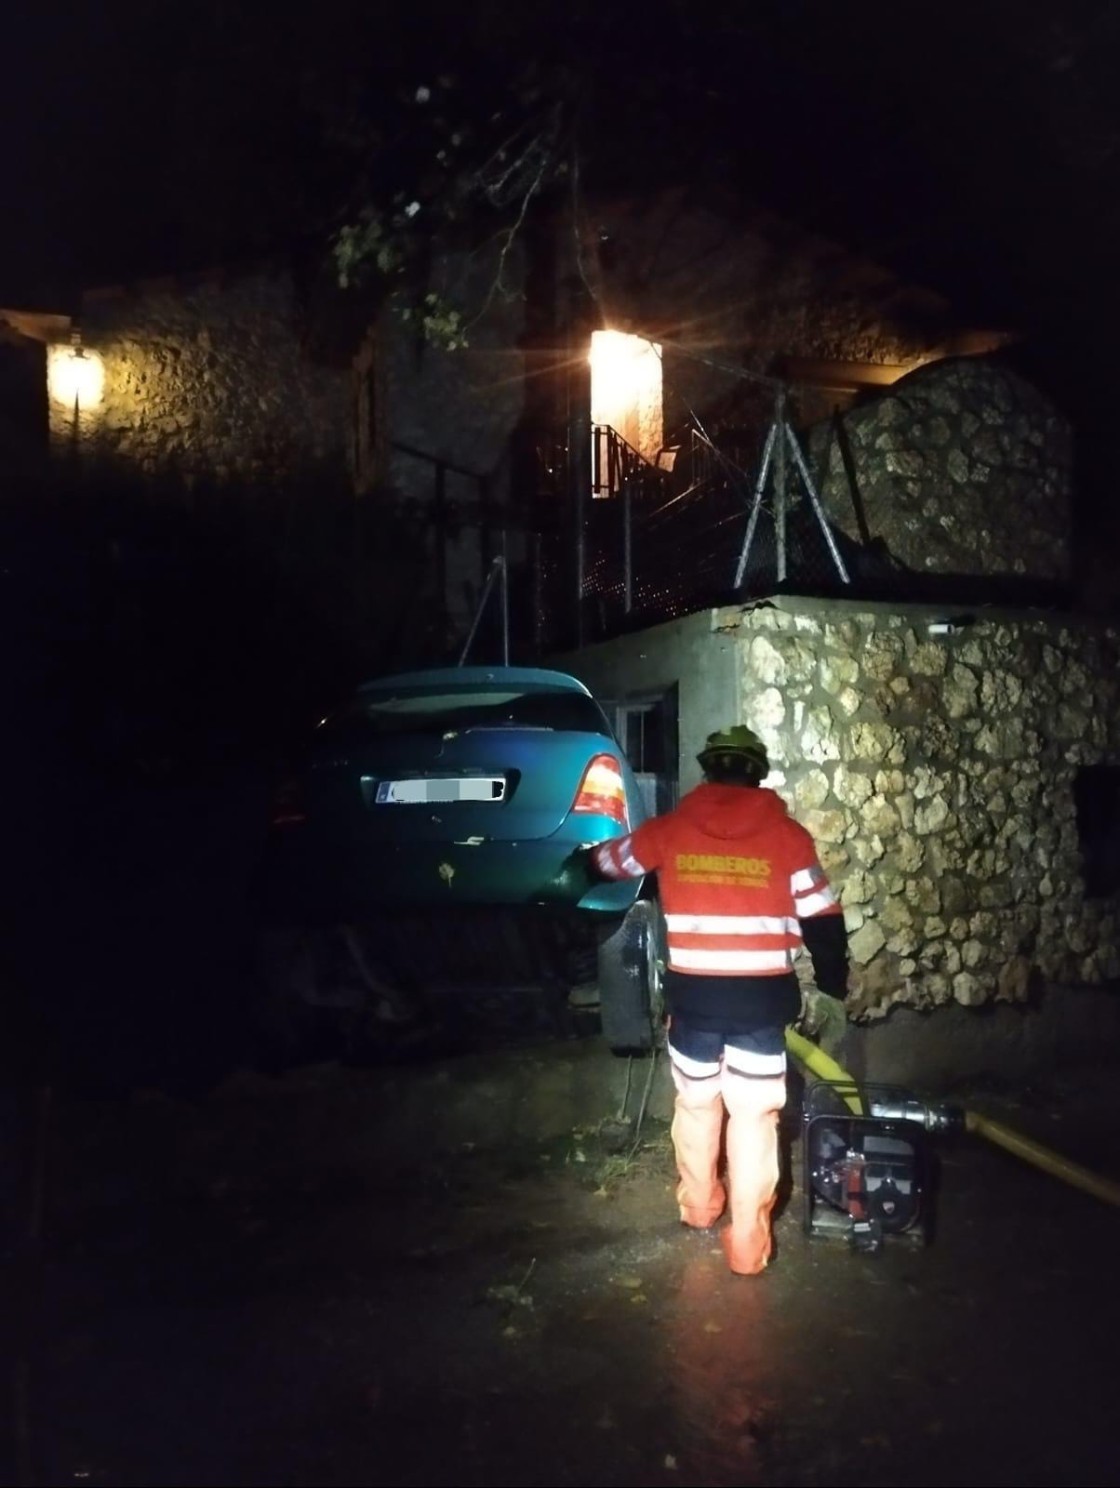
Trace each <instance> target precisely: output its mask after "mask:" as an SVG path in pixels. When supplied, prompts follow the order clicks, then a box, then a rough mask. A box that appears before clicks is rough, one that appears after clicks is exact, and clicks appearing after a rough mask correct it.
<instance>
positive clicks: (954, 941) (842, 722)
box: [717, 600, 1120, 1015]
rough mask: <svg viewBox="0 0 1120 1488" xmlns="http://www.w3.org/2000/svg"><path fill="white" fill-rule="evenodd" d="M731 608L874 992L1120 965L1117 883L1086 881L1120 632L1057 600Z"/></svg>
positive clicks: (751, 692) (773, 748)
mask: <svg viewBox="0 0 1120 1488" xmlns="http://www.w3.org/2000/svg"><path fill="white" fill-rule="evenodd" d="M779 603H780V604H781V606H782V607H781V608H775V607H771V606H766V605H760V606H758V607H755V608H752V609H748V610H738V609H735V610H728V611H720V612H718V617H717V624H718V628H719V629H720V630H721V631H722V632H723V633H724V634H731V635H734V636H735V637H736V639H737V642H738V644H739V647H740V652H741V666H742V679H741V681H742V685H741V693H740V697H741V703H740V714H741V717H742V718H743V720H744V721H745V722H747V723H749V724H750V725H751V726H752V727H754V728H755V729H757V730H758V732H759V733H760V734H761V735H762V737H763V738H764V739H765V741H766V744H767V747H768V749H769V751H770V755H771V760H772V764H773V771H772V774H771V777H770V780H769V781H768V784H770V785H772V786H775V787H776V788H777V789H779V791H780V793H781V794H782V795H783V797H784V798H785V799H786V800H787V802H788V803H789V804H790V806H791V808H792V810H793V811H794V813H795V814H796V816H797V817H798V818H799V819H800V820H801V821H802V822H804V824H805V825H806V826H807V827H808V828H809V830H810V831H811V832H812V833H813V834H814V836H815V838H816V840H817V843H818V845H819V849H820V853H821V858H822V861H823V863H824V865H825V867H826V869H827V871H828V872H829V874H830V876H831V878H832V880H833V882H834V884H835V885H836V887H837V888H838V889H839V892H840V897H841V900H842V903H843V905H844V913H845V918H846V921H847V924H848V928H849V930H850V932H851V939H850V943H851V951H852V956H853V962H854V977H855V981H856V984H857V987H858V989H859V1000H860V1003H861V1004H862V1006H863V1007H864V1008H865V1009H867V1010H868V1011H869V1012H870V1013H871V1014H872V1015H881V1014H883V1013H885V1012H886V1011H887V1009H889V1008H890V1007H891V1006H892V1005H894V1004H900V1003H901V1004H907V1005H909V1006H911V1007H915V1008H929V1007H933V1006H936V1005H938V1004H942V1003H948V1002H953V1001H955V1002H957V1003H961V1004H964V1005H966V1006H973V1005H976V1004H980V1003H984V1002H987V1001H991V1000H997V1001H1008V1002H1021V1001H1023V1000H1024V999H1026V998H1027V996H1028V994H1029V993H1030V991H1031V990H1032V988H1033V987H1034V986H1035V985H1036V984H1037V983H1039V982H1040V981H1045V982H1050V983H1062V982H1064V983H1085V984H1093V983H1099V982H1102V981H1103V980H1105V979H1108V978H1113V977H1116V976H1118V975H1120V948H1118V942H1120V934H1118V932H1120V896H1117V895H1115V894H1114V895H1112V896H1111V897H1109V898H1100V899H1091V898H1087V897H1086V894H1085V890H1084V884H1083V880H1082V864H1081V854H1080V850H1079V840H1078V828H1077V823H1076V819H1075V811H1074V795H1073V784H1074V779H1075V775H1076V772H1077V771H1078V769H1079V767H1081V766H1084V765H1090V764H1095V763H1102V762H1103V763H1109V764H1120V634H1118V632H1117V631H1116V630H1115V629H1103V628H1092V627H1087V626H1086V627H1081V626H1078V625H1076V624H1074V623H1073V622H1071V621H1064V620H1061V619H1055V618H1051V617H1048V616H1044V615H1042V614H1038V615H1030V614H1027V615H1020V616H1015V615H1012V614H1007V615H1002V616H1001V615H999V614H995V613H992V614H985V615H982V616H981V617H980V619H979V620H978V621H977V622H976V623H975V624H970V625H967V626H964V627H962V628H961V629H960V630H959V631H957V632H956V633H954V634H950V635H936V634H931V633H930V630H929V624H930V623H931V620H932V618H933V617H932V616H931V615H929V614H921V613H918V612H916V611H915V613H913V614H908V613H899V612H897V611H896V612H893V613H892V612H890V611H888V610H886V609H885V608H876V607H873V606H868V607H866V608H861V607H859V606H857V605H855V604H845V603H843V602H836V603H832V604H830V603H828V602H816V603H813V602H808V603H804V604H802V605H800V606H799V604H798V602H797V601H793V600H790V601H785V600H783V601H780V602H779Z"/></svg>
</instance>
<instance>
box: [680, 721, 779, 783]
mask: <svg viewBox="0 0 1120 1488" xmlns="http://www.w3.org/2000/svg"><path fill="white" fill-rule="evenodd" d="M698 758H699V761H700V768H701V769H702V770H705V771H706V770H707V769H708V767H709V765H711V764H716V763H718V762H719V761H720V760H727V761H728V763H729V764H730V763H732V762H734V764H735V765H738V766H739V767H740V768H742V769H745V771H746V772H747V773H750V774H755V775H757V777H758V779H759V780H761V779H763V777H764V776H765V775H767V774H768V773H769V770H770V760H769V758H768V757H767V754H766V745H765V744H764V743H763V742H762V740H761V739H760V738H759V737H758V735H757V734H756V733H755V732H754V730H753V729H749V728H748V727H747V726H746V724H745V723H733V724H732V725H731V727H730V728H725V729H720V730H719V731H718V732H717V733H714V734H709V735H708V738H707V742H706V743H705V745H704V748H703V750H702V751H701V753H700V755H699V756H698ZM751 767H753V768H751Z"/></svg>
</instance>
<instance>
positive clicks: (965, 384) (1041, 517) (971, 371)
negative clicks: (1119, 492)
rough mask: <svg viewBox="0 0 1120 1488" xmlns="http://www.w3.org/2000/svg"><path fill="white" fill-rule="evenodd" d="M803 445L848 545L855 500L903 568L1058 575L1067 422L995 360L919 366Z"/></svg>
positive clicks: (1068, 455) (1063, 542)
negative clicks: (846, 458)
mask: <svg viewBox="0 0 1120 1488" xmlns="http://www.w3.org/2000/svg"><path fill="white" fill-rule="evenodd" d="M845 443H846V445H847V454H848V455H849V457H850V460H849V461H848V462H846V460H845V449H844V444H845ZM809 445H810V452H811V463H812V464H813V465H814V467H815V469H816V470H817V471H818V472H819V477H818V478H819V485H820V492H821V498H822V500H823V502H824V505H825V507H826V510H827V512H828V514H829V516H830V518H831V519H832V520H833V521H834V522H835V523H836V524H837V525H838V526H839V527H841V528H843V530H844V531H845V532H847V533H848V534H849V535H850V536H852V537H853V538H855V539H857V540H858V539H859V535H860V534H859V524H858V522H857V519H856V508H855V499H856V498H857V497H858V500H859V501H860V502H862V505H863V508H864V512H865V514H866V519H867V525H868V527H869V529H870V532H871V535H872V537H876V538H881V539H882V540H883V541H884V542H885V543H886V546H887V548H888V549H889V551H890V553H891V555H892V556H893V557H894V558H895V559H897V560H898V561H899V562H901V563H902V564H903V565H905V566H906V567H907V568H910V569H914V570H916V571H919V572H922V573H940V574H957V575H977V574H983V575H989V576H995V575H1005V576H1018V577H1020V578H1022V577H1027V576H1029V577H1031V578H1038V579H1045V580H1052V581H1061V580H1065V579H1068V577H1069V575H1070V569H1071V563H1072V530H1071V512H1070V502H1071V480H1072V440H1071V435H1070V429H1069V425H1068V423H1067V422H1066V420H1065V419H1064V418H1063V417H1062V415H1061V414H1060V413H1059V412H1058V411H1057V410H1056V409H1055V408H1054V407H1053V406H1052V405H1051V404H1050V403H1049V402H1048V401H1047V400H1046V399H1045V398H1044V397H1043V396H1042V394H1041V393H1039V392H1038V391H1037V390H1036V389H1035V388H1033V387H1031V386H1030V384H1029V383H1027V382H1025V381H1024V380H1023V379H1022V378H1021V377H1018V376H1017V375H1016V374H1015V373H1014V372H1012V371H1010V370H1009V369H1008V368H1007V367H1005V366H1002V365H1000V364H999V363H998V362H996V361H990V360H987V359H959V360H952V361H944V362H938V363H935V364H934V365H932V366H927V367H922V368H920V369H919V370H918V371H916V372H912V373H910V374H909V376H907V377H904V378H902V379H901V380H900V381H899V382H897V383H895V384H894V386H893V387H892V388H891V389H890V391H889V392H887V393H884V394H883V395H882V396H880V397H878V398H876V399H874V400H873V401H872V402H869V403H866V404H863V405H862V406H860V407H857V408H854V409H852V410H851V411H849V412H848V413H846V414H844V415H843V417H842V419H841V429H840V431H839V432H837V431H836V430H834V429H833V428H832V427H830V426H826V427H822V428H817V429H816V430H814V432H813V434H812V436H811V438H810V442H809ZM853 486H854V490H853Z"/></svg>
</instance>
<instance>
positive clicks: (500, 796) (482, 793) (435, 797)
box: [375, 775, 506, 806]
mask: <svg viewBox="0 0 1120 1488" xmlns="http://www.w3.org/2000/svg"><path fill="white" fill-rule="evenodd" d="M505 793H506V782H505V776H504V775H464V776H459V777H457V778H455V779H451V780H448V779H446V778H445V779H430V778H429V779H425V780H381V781H378V785H377V795H376V797H375V799H376V801H377V804H378V805H379V806H432V805H441V804H446V803H447V802H449V801H501V800H504V799H505Z"/></svg>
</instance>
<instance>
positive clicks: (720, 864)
mask: <svg viewBox="0 0 1120 1488" xmlns="http://www.w3.org/2000/svg"><path fill="white" fill-rule="evenodd" d="M676 869H677V878H678V879H679V881H680V882H681V883H699V884H728V885H732V886H734V887H736V888H743V889H768V888H769V887H770V878H771V873H772V868H771V864H770V859H769V858H740V857H736V856H735V855H733V854H731V853H678V854H677V858H676Z"/></svg>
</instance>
